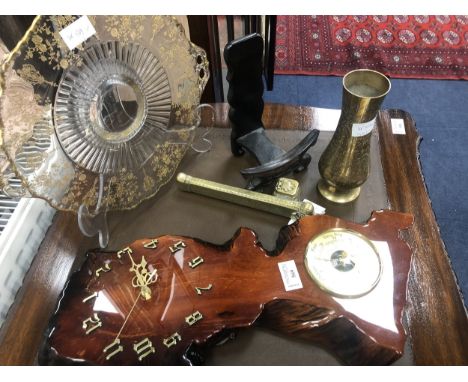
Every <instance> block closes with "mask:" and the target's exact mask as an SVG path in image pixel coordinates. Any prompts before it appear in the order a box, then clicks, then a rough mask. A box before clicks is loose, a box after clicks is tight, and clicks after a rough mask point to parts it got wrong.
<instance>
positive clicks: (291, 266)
mask: <svg viewBox="0 0 468 382" xmlns="http://www.w3.org/2000/svg"><path fill="white" fill-rule="evenodd" d="M278 268H279V270H280V273H281V278H282V279H283V284H284V289H286V292H289V291H290V290H295V289H301V288H302V281H301V277H300V276H299V272H298V271H297V267H296V263H295V262H294V260H289V261H283V262H281V263H278Z"/></svg>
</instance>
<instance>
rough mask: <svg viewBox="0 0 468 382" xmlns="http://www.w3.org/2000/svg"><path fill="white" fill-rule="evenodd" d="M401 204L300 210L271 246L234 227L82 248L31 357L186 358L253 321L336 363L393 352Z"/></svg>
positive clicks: (401, 273)
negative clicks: (227, 235) (204, 235)
mask: <svg viewBox="0 0 468 382" xmlns="http://www.w3.org/2000/svg"><path fill="white" fill-rule="evenodd" d="M412 221H413V217H412V216H411V215H409V214H404V213H398V212H393V211H379V212H374V213H373V214H372V216H371V218H370V219H369V221H368V222H367V223H366V224H364V225H360V224H355V223H351V222H347V221H344V220H342V219H339V218H336V217H332V216H327V215H324V216H307V217H304V218H302V219H300V220H299V221H298V222H296V223H294V224H292V225H289V226H286V227H284V228H282V229H281V231H280V233H279V236H278V239H277V246H276V249H275V250H274V251H273V252H268V251H266V250H265V249H264V248H263V247H262V246H261V245H260V243H259V242H258V240H257V237H256V235H255V233H254V232H253V231H251V230H249V229H246V228H241V229H239V230H238V232H237V233H236V235H235V236H234V237H233V238H232V239H231V240H230V241H229V242H227V243H225V244H224V245H214V244H210V243H206V242H203V241H202V240H199V239H193V238H188V237H181V236H161V237H157V238H149V239H143V240H138V241H136V242H134V243H133V244H131V245H129V246H128V247H126V248H123V249H121V250H120V251H118V252H102V251H92V252H90V253H88V255H87V258H86V261H85V262H84V264H83V265H82V267H81V269H80V270H79V271H78V272H76V273H75V274H73V275H72V277H71V279H70V281H69V282H68V284H67V286H66V288H65V289H64V291H63V293H62V296H61V298H60V300H59V303H58V307H57V310H56V313H55V314H54V316H53V317H52V318H51V321H50V323H49V327H48V330H47V332H46V335H45V340H44V344H43V347H42V350H41V352H40V357H39V360H40V363H41V364H94V365H181V364H182V365H183V364H185V365H191V364H200V363H202V362H203V359H204V354H205V351H206V350H207V349H209V348H210V347H211V346H212V345H214V344H216V343H219V342H220V341H222V340H224V339H225V338H226V337H227V336H228V335H229V334H230V333H231V332H232V331H233V330H237V329H240V328H246V327H250V326H252V325H254V324H256V325H260V326H263V327H267V328H270V329H272V330H276V331H279V332H281V333H285V334H287V335H290V336H293V337H298V338H302V339H306V340H310V341H311V342H314V343H315V344H318V345H319V346H321V347H323V348H325V349H327V350H329V351H330V352H332V353H333V354H335V355H336V356H337V357H338V358H339V359H341V360H342V361H343V362H344V363H347V364H388V363H391V362H393V361H395V360H396V359H398V358H399V357H400V356H401V355H402V353H403V347H404V342H405V332H404V328H403V325H402V322H401V320H402V313H403V309H404V305H405V302H406V285H407V279H408V272H409V267H410V261H411V250H410V248H409V247H408V245H407V244H406V243H405V242H404V241H403V240H402V239H401V238H400V237H399V230H402V229H405V228H408V227H409V226H410V225H411V224H412Z"/></svg>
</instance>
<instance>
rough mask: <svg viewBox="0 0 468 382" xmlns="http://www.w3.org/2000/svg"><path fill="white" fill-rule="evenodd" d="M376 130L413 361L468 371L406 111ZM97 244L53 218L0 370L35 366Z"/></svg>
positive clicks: (308, 125) (451, 285)
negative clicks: (404, 220) (397, 126)
mask: <svg viewBox="0 0 468 382" xmlns="http://www.w3.org/2000/svg"><path fill="white" fill-rule="evenodd" d="M214 106H215V110H216V114H215V115H216V121H215V126H219V127H227V126H228V118H227V111H228V105H227V104H217V105H214ZM326 116H327V111H325V110H323V109H317V108H312V107H299V106H287V105H279V104H266V105H265V110H264V114H263V120H264V124H265V127H266V128H275V129H287V128H292V129H302V130H307V129H313V128H318V129H320V128H321V126H323V125H324V124H326V123H327V118H326ZM391 118H401V119H404V121H405V126H406V135H394V134H393V133H392V130H391V122H390V121H391ZM206 121H208V115H204V122H206ZM377 125H378V134H379V145H380V156H381V163H382V168H383V174H384V178H385V185H386V189H387V195H388V203H389V206H390V208H392V209H394V210H397V211H401V212H409V213H411V214H413V215H414V217H415V222H414V224H413V226H412V227H411V229H410V230H408V231H406V232H405V233H404V234H403V235H404V238H405V240H406V241H407V242H408V243H410V245H411V247H412V248H413V249H414V256H413V262H412V266H411V271H410V277H409V282H408V303H407V307H406V313H405V318H404V321H405V325H406V327H407V329H408V335H409V339H410V343H411V346H412V352H413V357H414V363H415V364H418V365H468V317H467V312H466V309H465V307H464V305H463V302H462V299H461V296H460V292H459V288H458V285H457V283H456V281H455V277H454V273H453V271H452V269H451V267H450V262H449V259H448V256H447V252H446V250H445V246H444V244H443V242H442V240H441V238H440V233H439V227H438V225H437V223H436V220H435V216H434V213H433V211H432V208H431V202H430V199H429V197H428V194H427V190H426V187H425V184H424V180H423V176H422V174H421V169H420V164H419V160H418V157H419V154H418V144H419V136H418V134H417V132H416V129H415V124H414V121H413V120H412V118H411V116H410V115H409V114H408V113H406V112H404V111H401V110H386V111H382V112H380V115H379V118H378V123H377ZM96 246H97V241H96V240H95V239H90V238H86V237H84V236H83V235H82V234H81V233H80V231H79V228H78V225H77V224H76V216H75V215H73V214H70V213H65V212H57V214H56V216H55V218H54V221H53V224H52V226H51V227H50V228H49V230H48V232H47V234H46V237H45V239H44V241H43V243H42V244H41V246H40V248H39V251H38V253H37V255H36V257H35V259H34V261H33V263H32V265H31V268H30V270H29V271H28V273H27V275H26V277H25V279H24V284H23V286H22V288H21V289H20V290H19V292H18V295H17V296H16V300H15V302H14V304H13V306H12V308H11V309H10V311H9V313H8V316H7V318H6V321H5V323H4V325H3V327H2V329H1V330H0V365H34V364H36V363H37V352H38V348H39V346H40V343H41V340H42V335H43V333H44V330H45V328H46V326H47V323H48V320H49V318H50V316H51V314H52V313H53V311H54V309H55V306H56V303H57V298H58V296H59V294H60V292H61V291H62V289H63V287H64V285H65V283H66V281H67V279H68V277H69V275H70V273H71V272H72V271H73V270H74V269H75V268H76V266H77V265H79V264H80V263H81V261H82V260H83V256H84V254H85V251H86V250H87V249H89V248H93V247H96Z"/></svg>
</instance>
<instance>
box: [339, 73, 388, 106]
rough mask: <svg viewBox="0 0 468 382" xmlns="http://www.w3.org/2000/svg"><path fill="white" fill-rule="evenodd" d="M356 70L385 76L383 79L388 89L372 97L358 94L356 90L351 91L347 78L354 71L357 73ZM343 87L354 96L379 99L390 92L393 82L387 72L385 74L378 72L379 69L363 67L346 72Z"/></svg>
mask: <svg viewBox="0 0 468 382" xmlns="http://www.w3.org/2000/svg"><path fill="white" fill-rule="evenodd" d="M356 72H370V73H374V74H376V75H378V76H379V77H383V79H384V80H385V81H386V83H387V90H386V91H385V92H383V93H382V94H380V95H378V96H373V97H370V96H369V97H366V96H361V95H359V94H356V93H355V92H353V91H351V90H350V89H349V88H348V87H347V86H346V84H345V81H346V78H347V77H348V76H350V75H352V74H353V73H356ZM343 88H344V89H346V91H347V92H349V93H350V94H352V95H353V96H356V97H359V98H368V99H377V98H382V97H385V96H386V95H387V94H388V93H389V92H390V90H391V88H392V83H391V81H390V79H389V78H388V77H387V76H386V75H385V74H383V73H381V72H378V71H377V70H373V69H366V68H361V69H354V70H351V71H350V72H348V73H346V74H345V75H344V76H343Z"/></svg>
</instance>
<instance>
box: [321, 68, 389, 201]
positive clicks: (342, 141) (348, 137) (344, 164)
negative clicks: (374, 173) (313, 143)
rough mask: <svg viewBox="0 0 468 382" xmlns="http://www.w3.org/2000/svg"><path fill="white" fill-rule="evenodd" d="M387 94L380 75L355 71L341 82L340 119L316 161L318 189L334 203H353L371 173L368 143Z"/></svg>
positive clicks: (372, 71)
mask: <svg viewBox="0 0 468 382" xmlns="http://www.w3.org/2000/svg"><path fill="white" fill-rule="evenodd" d="M389 91H390V80H389V79H388V78H387V77H386V76H384V75H383V74H382V73H379V72H376V71H374V70H368V69H358V70H353V71H351V72H349V73H347V74H346V75H345V76H344V78H343V100H342V108H341V116H340V120H339V122H338V126H337V128H336V131H335V133H334V134H333V137H332V139H331V141H330V143H329V144H328V146H327V148H326V149H325V151H324V152H323V154H322V156H321V157H320V160H319V164H318V166H319V172H320V175H321V177H322V179H321V180H320V181H319V183H318V185H317V188H318V190H319V192H320V194H322V195H323V196H324V197H325V198H326V199H328V200H331V201H333V202H335V203H348V202H351V201H353V200H355V199H356V198H357V197H358V196H359V193H360V191H361V188H360V186H361V185H362V184H363V183H364V182H365V181H366V180H367V178H368V176H369V172H370V139H371V135H372V134H371V132H372V129H373V127H374V124H375V119H376V116H377V113H378V111H379V109H380V106H381V105H382V102H383V100H384V98H385V96H386V95H387V93H388V92H389Z"/></svg>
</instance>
